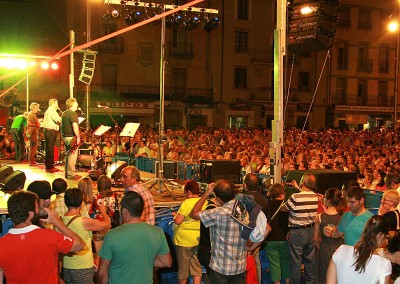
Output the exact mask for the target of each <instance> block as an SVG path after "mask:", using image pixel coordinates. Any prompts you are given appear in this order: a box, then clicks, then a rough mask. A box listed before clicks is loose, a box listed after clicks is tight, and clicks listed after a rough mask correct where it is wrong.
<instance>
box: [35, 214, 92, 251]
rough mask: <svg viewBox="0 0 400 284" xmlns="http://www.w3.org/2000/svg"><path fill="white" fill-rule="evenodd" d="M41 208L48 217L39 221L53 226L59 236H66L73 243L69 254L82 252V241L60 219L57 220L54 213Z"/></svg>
mask: <svg viewBox="0 0 400 284" xmlns="http://www.w3.org/2000/svg"><path fill="white" fill-rule="evenodd" d="M43 208H44V209H45V210H46V211H47V214H48V217H47V219H41V220H42V221H43V222H46V223H50V224H53V225H54V226H55V227H56V228H57V229H58V230H59V231H60V233H61V234H63V235H64V236H66V237H68V238H70V239H72V240H73V241H74V244H73V245H72V248H71V250H70V252H77V251H80V250H82V249H83V248H84V245H85V243H84V242H83V240H82V239H81V238H80V237H79V236H78V235H77V234H76V233H75V232H73V231H72V230H71V229H69V228H68V227H67V226H66V225H65V224H64V222H63V221H61V220H60V218H58V215H57V214H56V213H54V212H53V211H51V210H50V209H48V208H45V207H43Z"/></svg>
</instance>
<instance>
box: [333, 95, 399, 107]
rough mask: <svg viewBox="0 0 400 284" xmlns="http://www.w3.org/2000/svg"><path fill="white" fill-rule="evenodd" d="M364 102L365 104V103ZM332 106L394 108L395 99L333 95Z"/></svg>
mask: <svg viewBox="0 0 400 284" xmlns="http://www.w3.org/2000/svg"><path fill="white" fill-rule="evenodd" d="M363 101H364V102H363ZM332 104H333V105H348V106H380V107H392V106H393V104H394V98H393V96H391V97H377V98H376V99H374V100H373V99H372V98H368V99H366V98H364V100H363V98H360V97H357V96H356V95H351V96H349V95H348V96H340V95H336V94H332Z"/></svg>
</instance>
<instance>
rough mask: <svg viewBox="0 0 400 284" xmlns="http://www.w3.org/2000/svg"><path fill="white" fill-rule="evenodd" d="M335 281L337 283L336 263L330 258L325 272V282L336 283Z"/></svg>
mask: <svg viewBox="0 0 400 284" xmlns="http://www.w3.org/2000/svg"><path fill="white" fill-rule="evenodd" d="M336 283H337V275H336V264H335V263H334V262H333V260H332V259H331V261H330V262H329V266H328V272H327V274H326V284H336Z"/></svg>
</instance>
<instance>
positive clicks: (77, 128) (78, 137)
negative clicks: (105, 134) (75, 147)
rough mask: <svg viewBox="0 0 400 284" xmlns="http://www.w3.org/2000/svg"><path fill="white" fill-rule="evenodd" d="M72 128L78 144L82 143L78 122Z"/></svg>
mask: <svg viewBox="0 0 400 284" xmlns="http://www.w3.org/2000/svg"><path fill="white" fill-rule="evenodd" d="M72 128H73V130H74V134H75V136H76V143H77V144H80V143H81V137H80V136H79V125H78V123H76V122H74V123H72Z"/></svg>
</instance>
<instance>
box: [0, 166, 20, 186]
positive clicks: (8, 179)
mask: <svg viewBox="0 0 400 284" xmlns="http://www.w3.org/2000/svg"><path fill="white" fill-rule="evenodd" d="M25 181H26V175H25V173H24V172H21V171H14V169H13V167H11V166H1V167H0V183H2V184H3V185H4V190H6V191H15V190H21V189H23V188H24V185H25Z"/></svg>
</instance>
